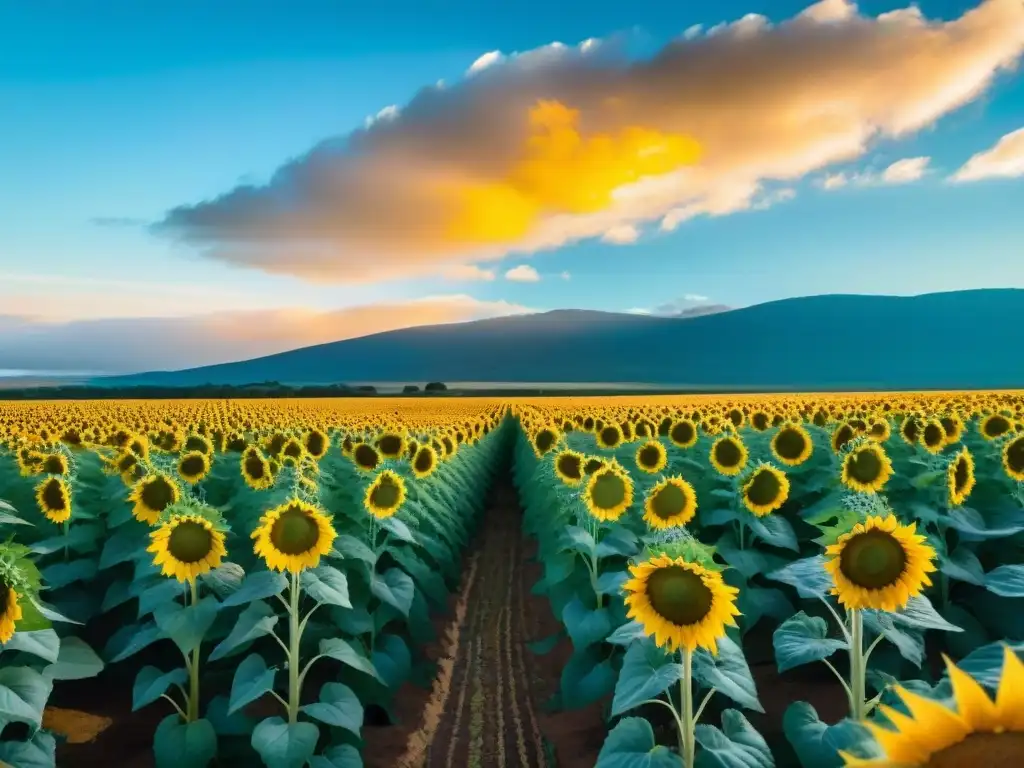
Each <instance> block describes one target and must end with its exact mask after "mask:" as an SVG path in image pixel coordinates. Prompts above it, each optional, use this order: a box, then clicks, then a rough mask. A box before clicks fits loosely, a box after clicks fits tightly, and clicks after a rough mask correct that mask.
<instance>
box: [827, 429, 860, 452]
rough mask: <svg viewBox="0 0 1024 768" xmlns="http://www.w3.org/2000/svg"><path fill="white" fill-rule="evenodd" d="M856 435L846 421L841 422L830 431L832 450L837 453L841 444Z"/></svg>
mask: <svg viewBox="0 0 1024 768" xmlns="http://www.w3.org/2000/svg"><path fill="white" fill-rule="evenodd" d="M856 436H857V432H856V430H854V428H853V427H852V426H851V425H850V424H849V423H848V422H843V423H842V424H840V425H839V426H838V427H836V428H835V430H833V432H832V450H833V452H835V453H839V452H840V451H841V450H843V446H844V445H846V444H847V443H848V442H850V441H851V440H853V438H855V437H856Z"/></svg>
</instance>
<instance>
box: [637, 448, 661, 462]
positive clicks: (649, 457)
mask: <svg viewBox="0 0 1024 768" xmlns="http://www.w3.org/2000/svg"><path fill="white" fill-rule="evenodd" d="M639 458H640V463H641V464H642V465H643V466H645V467H656V466H658V463H659V462H660V461H661V451H659V450H658V446H656V445H645V446H644V447H643V448H641V449H640V457H639Z"/></svg>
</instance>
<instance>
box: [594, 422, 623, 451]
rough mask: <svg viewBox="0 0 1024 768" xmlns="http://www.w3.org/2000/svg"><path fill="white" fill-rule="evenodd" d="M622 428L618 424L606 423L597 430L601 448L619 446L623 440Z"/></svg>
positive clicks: (598, 442)
mask: <svg viewBox="0 0 1024 768" xmlns="http://www.w3.org/2000/svg"><path fill="white" fill-rule="evenodd" d="M623 438H624V436H623V434H622V429H621V428H620V427H619V425H618V424H605V425H602V426H601V428H600V429H598V430H597V444H598V446H599V447H601V448H605V449H609V448H617V447H618V446H619V445H621V444H622V441H623Z"/></svg>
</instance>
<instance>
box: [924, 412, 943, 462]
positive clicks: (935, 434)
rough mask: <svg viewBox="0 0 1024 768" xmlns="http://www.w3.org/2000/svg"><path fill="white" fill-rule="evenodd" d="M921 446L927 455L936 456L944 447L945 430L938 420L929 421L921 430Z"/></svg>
mask: <svg viewBox="0 0 1024 768" xmlns="http://www.w3.org/2000/svg"><path fill="white" fill-rule="evenodd" d="M921 445H923V446H924V449H925V450H926V451H928V453H931V454H936V453H938V452H939V451H941V450H942V449H943V448H944V447H945V446H946V430H944V429H943V428H942V422H940V421H939V420H938V419H929V420H928V421H926V422H925V423H924V429H922V430H921Z"/></svg>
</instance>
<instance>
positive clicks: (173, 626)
mask: <svg viewBox="0 0 1024 768" xmlns="http://www.w3.org/2000/svg"><path fill="white" fill-rule="evenodd" d="M218 610H220V602H218V600H217V598H215V597H213V596H212V595H207V596H206V597H204V598H203V599H202V600H200V601H199V602H198V603H196V604H195V605H188V606H183V605H182V604H181V603H177V602H173V603H164V604H163V605H161V606H160V607H159V608H157V609H156V610H155V611H153V619H154V621H156V625H157V626H158V627H159V628H160V631H162V632H163V633H164V634H166V635H167V636H168V637H169V638H171V640H173V641H174V644H175V645H176V646H178V649H179V650H180V651H181V652H182V653H191V652H192V651H193V649H195V648H198V647H199V646H200V644H201V643H202V642H203V638H204V637H206V633H207V632H209V631H210V627H212V626H213V622H214V621H216V620H217V611H218Z"/></svg>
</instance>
